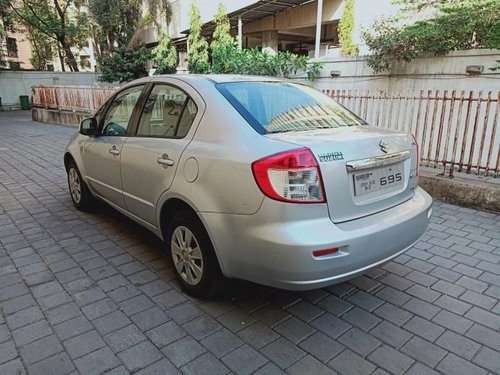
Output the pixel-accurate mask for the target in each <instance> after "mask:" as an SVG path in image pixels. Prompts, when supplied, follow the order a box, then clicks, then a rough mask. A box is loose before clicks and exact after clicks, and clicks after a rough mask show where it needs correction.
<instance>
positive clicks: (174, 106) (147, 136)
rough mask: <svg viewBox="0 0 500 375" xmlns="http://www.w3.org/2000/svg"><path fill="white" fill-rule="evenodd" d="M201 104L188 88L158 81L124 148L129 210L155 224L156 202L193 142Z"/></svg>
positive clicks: (125, 180) (126, 194)
mask: <svg viewBox="0 0 500 375" xmlns="http://www.w3.org/2000/svg"><path fill="white" fill-rule="evenodd" d="M198 114H199V110H198V106H197V104H196V103H195V101H194V100H193V99H192V98H191V96H190V95H188V94H187V92H186V91H184V90H182V89H181V88H179V87H176V86H174V85H169V84H164V83H161V84H160V83H158V84H155V85H154V86H153V88H152V89H151V92H150V94H149V96H148V98H147V100H146V101H145V104H144V107H143V110H142V114H141V118H140V121H139V123H138V126H137V131H136V134H135V135H134V136H131V137H130V138H129V139H128V140H127V142H126V143H125V144H124V145H123V148H122V156H121V158H122V164H121V165H122V167H121V168H122V169H121V172H122V183H123V196H124V200H125V204H126V207H127V210H128V211H129V212H130V213H132V214H133V215H135V216H137V217H138V218H140V219H142V220H144V221H145V222H147V223H149V224H151V225H153V226H156V204H157V202H158V199H159V198H160V196H161V194H162V193H163V192H164V191H166V190H168V189H169V188H170V186H171V184H172V181H173V179H174V175H175V172H176V170H177V168H180V167H179V160H180V157H181V155H182V152H183V151H184V149H185V148H186V146H187V145H188V143H189V142H190V140H191V138H192V136H193V132H189V130H190V129H191V125H192V124H193V123H194V122H197V121H198V117H199V116H197V115H198Z"/></svg>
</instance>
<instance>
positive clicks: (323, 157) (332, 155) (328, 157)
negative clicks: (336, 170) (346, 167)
mask: <svg viewBox="0 0 500 375" xmlns="http://www.w3.org/2000/svg"><path fill="white" fill-rule="evenodd" d="M318 158H319V161H320V162H323V163H324V162H328V161H336V160H344V155H343V154H342V153H341V152H339V151H336V152H329V153H328V154H319V155H318Z"/></svg>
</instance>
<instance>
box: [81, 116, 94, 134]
mask: <svg viewBox="0 0 500 375" xmlns="http://www.w3.org/2000/svg"><path fill="white" fill-rule="evenodd" d="M80 134H83V135H90V136H92V135H96V134H97V120H96V119H95V117H88V118H85V119H83V120H82V122H81V123H80Z"/></svg>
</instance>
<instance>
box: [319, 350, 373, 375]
mask: <svg viewBox="0 0 500 375" xmlns="http://www.w3.org/2000/svg"><path fill="white" fill-rule="evenodd" d="M328 366H329V367H331V368H333V369H334V370H336V371H338V372H340V373H342V374H345V375H351V374H352V375H363V374H371V373H372V372H373V371H374V370H375V369H376V366H375V365H374V364H372V363H370V362H368V361H367V360H365V359H364V358H362V357H360V356H359V355H357V354H356V353H354V352H352V351H350V350H349V349H346V350H344V351H343V352H342V353H340V354H339V355H338V356H336V357H335V358H334V359H332V360H331V361H330V362H328Z"/></svg>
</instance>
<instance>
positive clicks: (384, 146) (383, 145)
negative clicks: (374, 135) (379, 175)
mask: <svg viewBox="0 0 500 375" xmlns="http://www.w3.org/2000/svg"><path fill="white" fill-rule="evenodd" d="M378 145H379V146H380V150H381V151H382V152H383V153H384V154H387V151H388V150H389V145H388V144H387V142H386V141H384V140H381V141H380V143H379V144H378Z"/></svg>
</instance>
